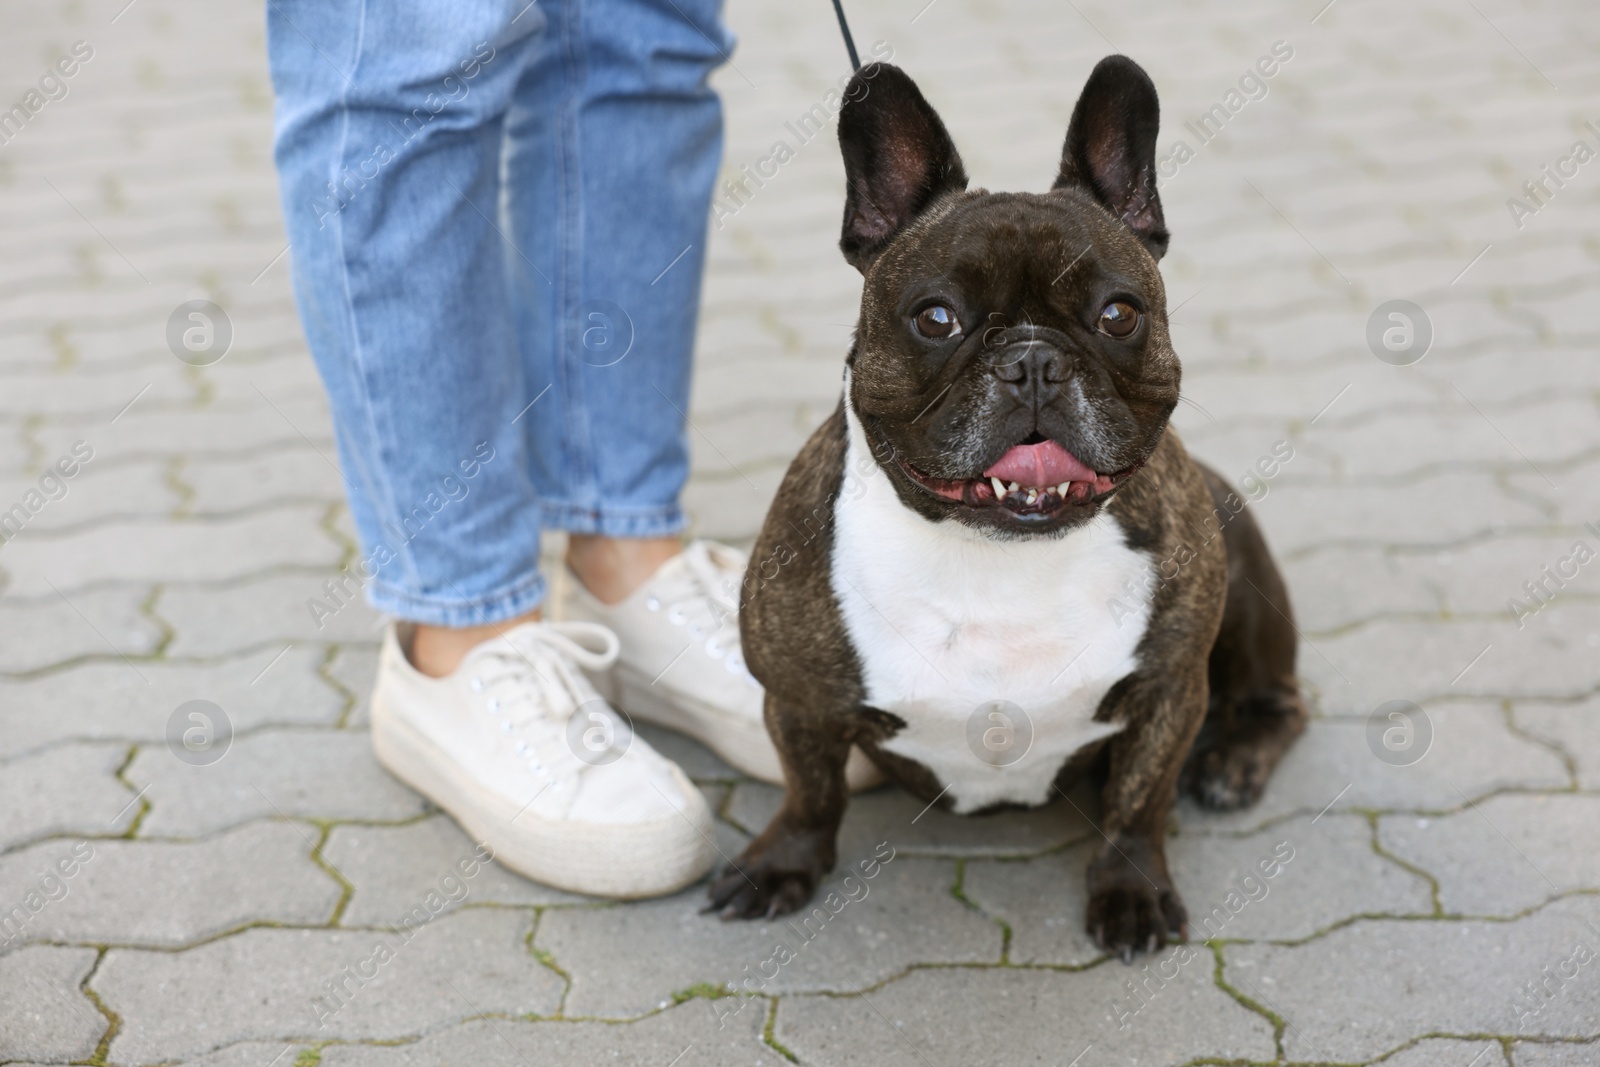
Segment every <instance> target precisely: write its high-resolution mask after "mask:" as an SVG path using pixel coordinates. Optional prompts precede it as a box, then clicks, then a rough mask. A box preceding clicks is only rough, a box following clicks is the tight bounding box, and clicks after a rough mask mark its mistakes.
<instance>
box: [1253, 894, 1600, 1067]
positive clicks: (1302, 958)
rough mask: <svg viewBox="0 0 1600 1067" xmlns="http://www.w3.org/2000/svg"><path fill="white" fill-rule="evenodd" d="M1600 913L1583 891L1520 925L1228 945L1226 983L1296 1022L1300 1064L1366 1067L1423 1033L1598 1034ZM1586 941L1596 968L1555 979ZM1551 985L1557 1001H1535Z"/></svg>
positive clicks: (1352, 929) (1398, 924) (1393, 926)
mask: <svg viewBox="0 0 1600 1067" xmlns="http://www.w3.org/2000/svg"><path fill="white" fill-rule="evenodd" d="M1597 919H1600V901H1597V900H1596V899H1595V898H1592V897H1577V898H1570V899H1568V900H1563V901H1558V902H1556V903H1555V904H1552V905H1550V906H1549V907H1547V908H1544V909H1542V910H1540V911H1538V912H1536V913H1534V914H1532V915H1529V916H1527V917H1525V918H1521V919H1517V920H1515V921H1513V922H1473V921H1450V920H1444V921H1434V922H1407V921H1397V920H1365V921H1362V922H1358V923H1355V924H1354V925H1352V926H1348V927H1345V928H1343V929H1341V930H1335V931H1334V932H1332V933H1330V934H1328V935H1327V936H1326V937H1323V938H1319V939H1318V940H1316V941H1312V942H1310V943H1308V944H1305V945H1301V946H1299V947H1295V948H1285V947H1281V946H1274V945H1243V946H1237V947H1234V948H1230V949H1229V950H1228V953H1227V963H1226V966H1225V968H1224V971H1223V978H1224V980H1225V981H1227V982H1229V983H1231V984H1232V985H1233V986H1234V987H1235V988H1236V989H1238V990H1239V991H1240V992H1241V993H1243V994H1244V995H1246V996H1249V997H1252V998H1255V999H1256V1000H1258V1001H1260V1002H1261V1003H1264V1004H1266V1005H1268V1006H1269V1007H1271V1008H1272V1009H1273V1010H1275V1011H1276V1012H1278V1014H1279V1015H1281V1016H1282V1017H1283V1018H1285V1019H1286V1020H1287V1021H1288V1022H1289V1024H1290V1025H1289V1028H1288V1031H1287V1032H1286V1033H1285V1035H1284V1049H1285V1052H1286V1053H1287V1055H1288V1056H1289V1058H1290V1059H1292V1060H1300V1059H1304V1060H1334V1061H1356V1062H1362V1061H1365V1060H1368V1059H1371V1058H1373V1057H1375V1056H1377V1055H1379V1054H1380V1053H1382V1052H1383V1051H1385V1050H1387V1049H1391V1048H1395V1047H1397V1046H1399V1045H1401V1044H1404V1043H1405V1042H1407V1041H1409V1040H1411V1039H1412V1038H1415V1037H1421V1036H1423V1035H1425V1034H1471V1033H1491V1034H1518V1033H1520V1034H1522V1035H1526V1036H1528V1037H1544V1038H1553V1037H1568V1038H1570V1037H1594V1036H1596V1031H1597V1030H1600V1020H1597V1019H1596V1017H1595V1014H1594V1011H1593V1004H1594V996H1595V988H1596V986H1595V983H1596V981H1597V972H1600V968H1597V967H1596V959H1595V957H1596V956H1600V924H1597V923H1596V920H1597ZM1580 945H1581V946H1586V947H1587V949H1588V956H1587V957H1586V958H1587V959H1588V961H1589V962H1588V964H1587V966H1580V965H1579V964H1578V963H1576V962H1574V963H1573V964H1572V965H1571V966H1570V967H1569V968H1568V969H1569V972H1572V976H1571V977H1569V978H1566V979H1563V978H1561V977H1560V976H1559V975H1556V976H1555V977H1553V978H1547V973H1549V974H1554V972H1556V971H1557V970H1558V969H1559V968H1561V967H1562V966H1563V964H1564V963H1565V962H1566V961H1568V960H1570V959H1573V957H1574V955H1575V953H1578V949H1579V946H1580ZM1546 968H1548V969H1549V972H1547V971H1546ZM1464 975H1474V976H1476V977H1475V978H1474V980H1472V981H1463V980H1462V976H1464ZM1541 980H1547V981H1549V982H1550V985H1549V987H1548V988H1549V991H1550V995H1549V998H1548V999H1546V1000H1529V999H1528V998H1529V997H1532V996H1535V994H1533V993H1530V992H1529V991H1528V990H1527V989H1526V987H1527V986H1528V985H1529V984H1531V983H1537V982H1539V981H1541ZM1535 1004H1537V1005H1538V1006H1539V1010H1538V1011H1537V1013H1534V1011H1533V1006H1534V1005H1535ZM1519 1027H1520V1030H1519Z"/></svg>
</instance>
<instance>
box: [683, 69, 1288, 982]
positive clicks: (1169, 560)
mask: <svg viewBox="0 0 1600 1067" xmlns="http://www.w3.org/2000/svg"><path fill="white" fill-rule="evenodd" d="M845 96H846V101H847V102H846V103H845V105H844V107H843V108H842V110H841V112H840V115H839V144H840V148H841V149H842V153H843V157H844V168H845V176H846V182H847V187H846V196H845V208H844V228H843V235H842V237H841V239H840V242H839V246H840V248H841V250H842V251H843V252H844V256H845V258H846V259H847V260H848V261H849V262H850V263H851V264H853V265H854V266H855V267H856V268H858V269H859V270H860V271H861V273H862V275H863V286H862V296H861V313H860V318H859V320H858V322H857V326H856V333H855V340H854V344H853V345H852V347H851V349H850V353H849V355H848V357H847V358H846V360H845V386H844V390H843V396H842V398H841V402H840V405H839V407H838V409H837V410H836V411H835V412H834V413H833V415H832V416H831V417H830V418H829V419H828V420H827V421H826V422H824V423H823V424H822V426H821V427H820V428H818V429H817V431H816V432H815V433H814V434H813V435H812V436H811V438H810V440H809V441H808V442H807V443H806V445H805V447H804V448H803V449H802V450H801V452H800V454H799V455H798V456H797V457H796V458H795V460H794V462H793V464H792V465H791V466H790V467H789V470H788V473H787V475H786V476H785V478H784V480H783V484H782V487H781V488H780V489H779V491H778V495H777V499H776V501H775V502H774V504H773V506H772V509H771V511H770V512H769V514H768V515H767V519H766V523H765V525H764V527H763V529H762V532H761V535H760V538H759V539H758V541H757V543H756V546H755V550H754V552H753V553H752V555H751V560H750V565H749V570H748V571H747V573H746V575H745V578H744V581H743V585H742V588H741V590H740V598H739V599H740V630H741V636H742V639H743V645H744V654H745V657H746V660H747V662H748V664H749V668H750V670H751V672H752V673H753V674H754V675H755V677H756V678H757V679H758V680H759V681H760V682H761V683H762V684H763V685H764V686H765V687H766V705H765V719H766V724H767V727H768V730H769V732H770V733H771V735H772V739H773V741H774V743H775V745H776V747H777V750H778V754H779V757H780V759H781V761H782V764H783V770H784V776H785V779H786V786H787V789H786V792H785V795H784V800H783V804H782V807H781V809H780V810H779V812H778V814H777V815H776V816H775V817H774V818H773V819H772V822H771V823H770V824H769V825H768V826H767V828H766V830H765V831H764V832H762V833H761V835H760V836H758V837H757V838H756V839H755V840H754V841H752V842H751V843H750V845H749V847H748V848H746V849H745V850H744V853H743V854H742V855H741V856H740V857H739V859H738V860H737V861H735V862H733V863H732V864H731V865H730V866H729V867H728V868H727V869H726V870H725V871H724V872H723V873H722V874H720V875H719V876H718V877H717V878H715V879H714V880H713V882H712V884H711V887H710V901H709V904H708V910H712V911H716V912H719V913H720V914H721V915H722V916H723V917H724V918H754V917H759V916H774V915H781V914H783V913H785V912H789V911H793V910H795V909H797V908H799V907H800V906H801V905H802V904H804V903H805V902H806V901H807V900H808V899H809V897H810V896H811V894H812V892H813V891H814V889H815V888H816V886H817V884H818V881H819V879H820V878H821V877H822V876H823V874H824V873H826V872H827V871H828V870H830V869H831V868H832V867H833V864H834V860H835V838H836V836H837V831H838V829H839V823H840V819H841V817H842V816H843V814H844V810H845V803H846V797H847V793H846V788H845V775H844V768H845V763H846V760H847V759H848V758H849V755H850V752H851V747H852V746H859V747H860V748H861V749H862V750H863V751H864V752H865V753H866V754H867V755H868V756H869V757H870V758H871V759H872V761H873V762H875V763H876V764H877V765H878V766H879V767H880V768H881V769H882V770H883V771H884V772H885V773H886V774H887V775H888V776H889V777H891V778H893V779H895V780H896V781H898V782H899V783H900V784H901V785H903V786H904V787H905V788H906V789H908V790H910V791H911V792H912V793H914V794H915V795H916V796H918V797H920V798H921V799H922V800H923V801H924V802H927V803H929V804H930V805H931V804H933V803H938V804H941V805H943V806H945V807H946V808H948V809H950V810H952V811H954V812H957V813H962V814H965V813H977V812H988V811H993V810H998V809H1001V808H1005V807H1011V806H1016V805H1026V806H1037V805H1042V804H1045V803H1048V802H1050V801H1052V800H1054V799H1055V798H1056V796H1057V795H1058V794H1062V791H1063V790H1064V789H1065V788H1066V787H1067V786H1068V785H1069V784H1070V783H1071V782H1073V781H1075V780H1077V779H1078V778H1079V777H1080V776H1082V775H1084V774H1086V773H1093V774H1095V775H1097V777H1098V779H1099V780H1100V781H1102V782H1103V786H1102V790H1101V795H1102V804H1101V812H1100V820H1101V821H1100V825H1099V826H1098V830H1099V831H1100V839H1101V840H1100V844H1099V846H1098V849H1097V851H1096V853H1095V855H1094V858H1093V860H1092V861H1091V862H1090V864H1089V867H1088V891H1089V892H1088V900H1089V903H1088V915H1087V929H1088V932H1089V933H1090V934H1091V935H1092V936H1093V937H1094V938H1095V940H1096V941H1097V942H1098V943H1099V944H1100V945H1101V946H1102V947H1103V948H1105V949H1106V950H1108V951H1110V952H1112V953H1114V954H1117V955H1121V956H1122V957H1123V959H1124V960H1129V959H1131V958H1132V954H1133V952H1135V951H1154V950H1155V949H1156V948H1157V947H1158V946H1161V945H1164V944H1166V943H1167V941H1168V939H1169V938H1177V939H1183V938H1185V937H1187V917H1186V913H1185V910H1184V905H1183V902H1182V900H1181V899H1180V897H1179V894H1178V891H1177V889H1176V888H1175V887H1174V886H1173V883H1172V879H1171V877H1170V875H1169V874H1168V871H1167V863H1166V858H1165V855H1164V838H1165V831H1166V823H1167V816H1168V813H1169V811H1170V809H1171V807H1172V805H1173V803H1174V801H1175V799H1176V796H1177V792H1178V790H1179V788H1180V786H1185V787H1186V788H1187V789H1188V790H1190V791H1192V793H1193V795H1194V796H1195V797H1196V798H1198V800H1199V801H1200V802H1201V803H1202V804H1204V805H1207V806H1210V807H1212V808H1218V809H1226V808H1234V807H1240V806H1244V805H1248V804H1251V803H1253V802H1254V801H1255V800H1256V799H1257V798H1258V797H1259V796H1260V794H1261V791H1262V789H1263V787H1264V785H1265V783H1266V781H1267V777H1268V775H1269V774H1270V773H1271V772H1272V770H1273V768H1274V767H1275V766H1276V764H1277V763H1278V761H1279V759H1280V757H1282V755H1283V754H1284V752H1285V751H1286V750H1287V748H1288V746H1289V745H1290V743H1291V742H1292V741H1293V740H1294V739H1295V737H1297V736H1298V735H1299V734H1300V733H1301V732H1302V730H1303V729H1304V727H1305V720H1306V709H1305V704H1304V702H1303V700H1302V698H1301V694H1300V691H1299V687H1298V684H1297V682H1296V677H1295V653H1296V642H1295V635H1296V631H1295V628H1294V623H1293V621H1292V613H1291V609H1290V605H1289V599H1288V594H1287V591H1286V590H1285V587H1284V583H1283V580H1282V579H1281V577H1280V576H1279V574H1278V571H1277V568H1276V567H1275V566H1274V564H1273V561H1272V558H1271V556H1270V555H1269V554H1268V551H1267V547H1266V543H1265V542H1264V541H1263V539H1262V536H1261V533H1260V531H1259V529H1258V528H1257V526H1256V524H1255V522H1254V520H1253V519H1252V517H1251V515H1250V513H1249V512H1248V511H1247V510H1245V509H1244V503H1243V501H1242V500H1241V499H1240V498H1239V496H1238V494H1237V493H1235V492H1234V491H1233V490H1232V489H1231V488H1230V487H1229V485H1228V483H1227V482H1226V481H1224V480H1223V479H1222V478H1221V477H1220V476H1218V475H1217V474H1216V473H1214V472H1213V471H1211V470H1209V469H1208V468H1206V467H1204V466H1202V465H1201V464H1200V463H1198V462H1196V461H1195V460H1193V459H1191V458H1190V456H1189V454H1188V453H1187V452H1186V451H1185V450H1184V447H1183V445H1182V444H1181V443H1180V442H1179V440H1178V437H1177V434H1176V433H1174V432H1173V430H1172V429H1171V427H1169V426H1168V419H1169V417H1170V416H1171V414H1172V411H1173V408H1174V407H1175V406H1176V405H1177V402H1178V388H1179V380H1180V370H1179V364H1178V357H1177V355H1176V353H1174V351H1173V349H1172V343H1171V339H1170V336H1169V333H1168V328H1167V312H1166V291H1165V289H1164V287H1163V285H1162V279H1161V274H1160V272H1159V270H1158V268H1157V260H1159V259H1160V258H1161V256H1162V254H1163V253H1164V252H1165V251H1166V248H1167V242H1168V233H1167V228H1166V224H1165V220H1164V217H1163V214H1162V209H1161V202H1160V198H1159V197H1158V196H1157V194H1156V180H1155V179H1156V172H1155V145H1156V131H1157V126H1158V121H1159V106H1158V103H1157V99H1156V92H1155V87H1154V85H1153V84H1152V83H1151V81H1150V79H1149V77H1148V76H1147V75H1146V74H1145V72H1144V71H1143V70H1142V69H1141V68H1140V67H1139V66H1138V65H1137V64H1136V63H1134V62H1133V61H1131V60H1129V59H1127V58H1126V57H1123V56H1110V57H1107V58H1106V59H1104V60H1102V61H1101V62H1100V63H1099V64H1098V65H1097V66H1096V67H1095V69H1094V72H1093V73H1092V74H1091V75H1090V77H1089V80H1088V83H1087V84H1086V85H1085V87H1084V90H1083V94H1082V96H1081V97H1080V98H1079V100H1078V103H1077V105H1076V107H1075V109H1074V111H1073V114H1072V119H1071V122H1070V124H1069V126H1068V129H1067V136H1066V142H1065V146H1064V148H1063V150H1062V157H1061V163H1060V170H1059V173H1058V175H1057V177H1056V179H1055V183H1054V185H1053V186H1052V187H1051V189H1050V191H1049V192H1047V193H1043V194H1035V193H991V192H988V191H986V190H983V189H968V188H967V175H966V172H965V170H964V169H963V166H962V162H961V157H960V156H959V155H958V154H957V152H956V148H955V145H954V144H953V143H952V142H951V139H950V136H949V134H948V133H947V132H946V131H945V127H944V124H943V123H942V122H941V121H940V119H939V116H938V115H937V114H936V113H935V111H934V109H933V108H932V107H931V106H929V104H928V102H927V101H926V100H925V99H924V98H923V96H922V93H921V92H920V91H918V89H917V87H916V85H915V83H913V82H912V80H911V79H910V78H909V77H907V76H906V74H905V73H904V72H902V71H901V70H899V69H898V68H896V67H893V66H890V65H887V64H874V65H872V66H869V67H866V68H863V69H862V70H861V71H860V72H858V73H857V75H856V76H855V79H854V80H853V82H852V84H851V86H850V89H849V91H847V92H846V94H845Z"/></svg>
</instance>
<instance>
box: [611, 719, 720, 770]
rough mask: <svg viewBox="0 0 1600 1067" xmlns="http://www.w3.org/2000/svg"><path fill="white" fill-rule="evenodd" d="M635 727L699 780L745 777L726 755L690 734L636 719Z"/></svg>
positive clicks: (660, 751)
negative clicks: (731, 765)
mask: <svg viewBox="0 0 1600 1067" xmlns="http://www.w3.org/2000/svg"><path fill="white" fill-rule="evenodd" d="M634 729H635V730H637V731H638V733H639V736H640V737H642V738H644V739H645V740H646V741H648V742H649V743H650V747H651V748H653V749H655V750H656V751H657V752H659V753H661V754H662V755H663V756H665V757H667V759H669V760H671V761H672V762H673V763H676V764H677V765H678V766H679V767H682V768H683V773H684V774H687V775H688V776H689V777H690V778H693V779H695V780H697V781H706V780H709V779H713V778H714V779H718V780H724V781H725V780H727V779H730V778H739V777H742V776H741V775H740V773H739V772H738V771H736V770H734V769H733V768H732V767H730V766H728V765H727V764H726V763H724V762H723V761H722V758H721V757H720V756H718V755H717V754H716V753H715V752H712V751H711V750H710V749H709V748H706V747H705V746H704V745H702V744H701V743H700V742H698V741H696V740H695V739H694V738H692V737H690V736H688V735H687V734H680V733H678V732H677V731H676V730H669V729H667V728H666V727H665V726H657V725H656V724H655V723H651V722H644V721H643V720H635V722H634Z"/></svg>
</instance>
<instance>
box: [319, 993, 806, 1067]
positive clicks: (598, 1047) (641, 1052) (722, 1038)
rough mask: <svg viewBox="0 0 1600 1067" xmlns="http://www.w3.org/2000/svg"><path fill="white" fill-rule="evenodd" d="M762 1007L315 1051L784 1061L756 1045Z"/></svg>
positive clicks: (519, 1061) (376, 1063)
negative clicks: (723, 1015) (733, 1012)
mask: <svg viewBox="0 0 1600 1067" xmlns="http://www.w3.org/2000/svg"><path fill="white" fill-rule="evenodd" d="M766 1021H767V1004H766V1002H765V1001H759V1002H758V1003H757V1006H756V1007H752V1008H748V1009H746V1010H745V1011H743V1012H741V1013H739V1014H737V1015H729V1016H727V1017H726V1018H725V1019H724V1018H719V1016H718V1015H716V1014H715V1013H714V1012H713V1010H712V1008H711V1005H710V1003H709V1002H707V1001H704V1000H691V1001H689V1002H687V1003H685V1004H682V1005H680V1006H678V1007H676V1008H672V1009H670V1010H668V1011H664V1012H661V1013H660V1014H657V1015H652V1016H650V1017H649V1018H646V1019H641V1020H640V1021H638V1022H635V1023H627V1024H620V1025H619V1024H616V1023H594V1022H520V1021H515V1020H504V1021H491V1020H487V1019H485V1020H481V1021H476V1022H469V1023H464V1024H462V1025H461V1026H457V1027H452V1028H451V1029H449V1030H445V1031H442V1032H440V1033H437V1034H432V1035H429V1036H428V1037H425V1038H423V1039H422V1040H420V1041H417V1042H415V1043H413V1044H407V1045H396V1046H389V1047H383V1046H375V1045H367V1046H362V1045H333V1046H330V1047H329V1048H327V1049H325V1050H323V1054H322V1062H323V1063H324V1064H326V1065H327V1067H451V1065H454V1064H458V1063H473V1064H482V1065H483V1067H527V1065H528V1064H544V1063H564V1064H577V1063H610V1064H618V1065H619V1067H622V1065H625V1067H661V1065H663V1064H670V1063H672V1062H673V1059H674V1057H681V1058H682V1059H681V1062H682V1063H683V1064H684V1065H685V1067H687V1065H690V1064H694V1065H697V1067H698V1065H700V1064H705V1065H708V1067H709V1065H714V1064H725V1065H727V1067H734V1065H738V1067H748V1065H750V1064H770V1065H772V1067H778V1065H780V1064H782V1063H784V1062H786V1061H785V1060H784V1058H783V1057H782V1056H781V1055H780V1054H779V1053H778V1052H777V1050H775V1049H774V1048H772V1047H771V1046H770V1045H767V1044H765V1043H764V1042H763V1041H762V1039H761V1032H762V1028H763V1027H764V1026H765V1024H766Z"/></svg>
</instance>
